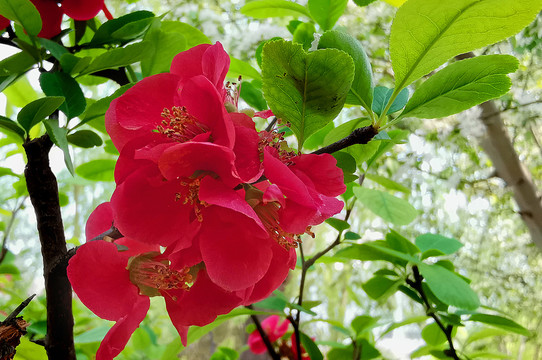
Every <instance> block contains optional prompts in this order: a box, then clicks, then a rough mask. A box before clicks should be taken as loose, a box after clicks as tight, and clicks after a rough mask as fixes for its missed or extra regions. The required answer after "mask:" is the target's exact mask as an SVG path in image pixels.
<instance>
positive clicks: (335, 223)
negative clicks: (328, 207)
mask: <svg viewBox="0 0 542 360" xmlns="http://www.w3.org/2000/svg"><path fill="white" fill-rule="evenodd" d="M326 224H329V225H331V226H332V227H333V228H334V229H336V230H337V231H344V230H346V229H348V228H349V227H350V224H349V223H348V222H347V221H344V220H341V219H335V218H329V219H327V220H326Z"/></svg>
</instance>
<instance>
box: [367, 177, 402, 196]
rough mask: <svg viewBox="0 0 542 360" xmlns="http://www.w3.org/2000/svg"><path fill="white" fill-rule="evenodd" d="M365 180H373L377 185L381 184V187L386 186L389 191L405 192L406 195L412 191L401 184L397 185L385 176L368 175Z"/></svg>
mask: <svg viewBox="0 0 542 360" xmlns="http://www.w3.org/2000/svg"><path fill="white" fill-rule="evenodd" d="M365 178H366V179H369V180H372V181H374V182H375V183H377V184H380V185H382V186H384V187H385V188H387V189H389V190H393V191H400V192H403V193H405V194H410V189H409V188H407V187H406V186H403V185H401V184H399V183H397V182H395V181H393V180H390V179H388V178H387V177H385V176H382V175H378V174H371V173H366V174H365Z"/></svg>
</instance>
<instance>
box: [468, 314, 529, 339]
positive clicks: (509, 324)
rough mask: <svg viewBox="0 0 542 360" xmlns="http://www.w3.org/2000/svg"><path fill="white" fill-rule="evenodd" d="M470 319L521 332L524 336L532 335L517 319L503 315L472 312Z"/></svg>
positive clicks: (513, 331)
mask: <svg viewBox="0 0 542 360" xmlns="http://www.w3.org/2000/svg"><path fill="white" fill-rule="evenodd" d="M469 321H476V322H480V323H483V324H487V325H491V326H494V327H497V328H499V329H503V330H506V331H509V332H512V333H516V334H520V335H524V336H531V335H532V334H531V332H530V331H529V330H527V329H525V328H524V327H523V326H521V325H519V324H518V323H516V322H515V321H513V320H510V319H508V318H505V317H502V316H498V315H490V314H472V315H471V316H470V317H469Z"/></svg>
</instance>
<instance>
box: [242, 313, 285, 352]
mask: <svg viewBox="0 0 542 360" xmlns="http://www.w3.org/2000/svg"><path fill="white" fill-rule="evenodd" d="M245 307H246V308H247V309H251V310H254V307H253V306H252V305H247V306H245ZM250 318H251V319H252V321H253V322H254V325H256V330H258V333H259V334H260V336H261V338H262V340H263V343H264V344H265V347H266V348H267V352H268V353H269V355H270V356H271V358H272V359H273V360H280V356H279V355H278V354H277V352H276V351H275V348H274V347H273V344H271V341H270V340H269V337H268V336H267V333H266V332H265V330H264V329H263V327H262V324H261V323H260V319H258V317H257V316H256V315H253V314H251V315H250Z"/></svg>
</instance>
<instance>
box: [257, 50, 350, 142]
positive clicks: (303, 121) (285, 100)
mask: <svg viewBox="0 0 542 360" xmlns="http://www.w3.org/2000/svg"><path fill="white" fill-rule="evenodd" d="M262 73H263V91H264V96H265V99H266V100H267V103H268V104H269V106H270V108H271V110H273V113H274V114H275V115H276V116H278V117H279V118H281V119H282V120H283V121H285V122H288V123H289V124H290V125H291V126H290V127H291V129H292V131H293V132H294V134H295V135H296V137H297V140H298V146H299V148H301V146H302V145H303V142H304V141H305V139H306V138H308V137H309V136H310V135H311V134H313V133H315V132H316V131H318V130H319V129H321V128H322V127H324V126H325V125H326V124H327V123H328V122H330V121H331V120H333V119H334V118H335V117H336V116H337V115H338V114H339V112H340V111H341V108H342V105H343V104H344V101H345V99H346V94H347V93H348V90H349V88H350V84H351V82H352V79H353V75H354V65H353V62H352V59H351V58H350V56H348V55H347V54H345V53H344V52H342V51H339V50H336V49H323V50H317V51H314V52H310V53H306V52H305V51H304V50H303V48H302V46H301V45H298V44H292V43H289V42H286V41H272V42H269V43H267V44H266V45H265V46H264V49H263V62H262Z"/></svg>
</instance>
